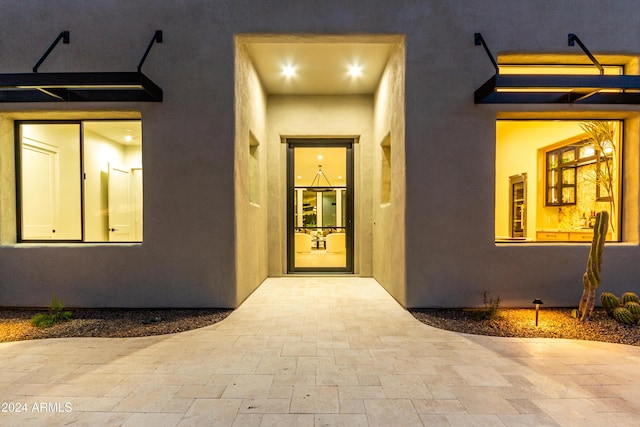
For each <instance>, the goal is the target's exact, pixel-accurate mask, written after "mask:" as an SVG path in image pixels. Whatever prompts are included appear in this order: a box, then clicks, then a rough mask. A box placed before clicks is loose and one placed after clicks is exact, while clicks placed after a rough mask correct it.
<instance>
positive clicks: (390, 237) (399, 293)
mask: <svg viewBox="0 0 640 427" xmlns="http://www.w3.org/2000/svg"><path fill="white" fill-rule="evenodd" d="M404 54H405V51H404V43H403V42H399V43H397V44H395V45H394V46H393V47H392V49H391V50H390V53H389V60H388V62H387V66H386V68H385V71H384V73H383V75H382V78H381V79H380V84H379V86H378V89H377V91H376V96H375V107H374V116H373V117H374V118H373V125H374V137H373V144H372V145H373V147H372V152H373V154H374V155H373V162H372V163H373V167H374V171H375V173H374V179H373V242H372V243H373V248H372V249H373V277H374V278H375V279H376V280H377V281H378V282H379V283H380V284H381V285H382V286H383V287H384V288H385V289H386V290H387V291H388V292H389V293H390V294H391V295H393V297H394V298H395V299H396V300H398V302H400V304H402V305H406V303H407V301H406V281H405V265H404V262H403V260H404V259H405V231H406V229H405V201H406V193H405V141H404V128H405V123H404V71H405V57H404ZM387 138H388V139H387ZM383 141H385V144H386V143H388V144H389V145H390V147H389V151H390V165H389V166H390V171H389V174H390V178H391V179H390V194H389V195H388V199H387V200H383V199H382V197H381V192H382V185H381V183H382V178H381V174H382V161H383V148H382V147H381V144H382V143H383Z"/></svg>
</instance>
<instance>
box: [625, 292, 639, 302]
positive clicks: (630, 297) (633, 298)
mask: <svg viewBox="0 0 640 427" xmlns="http://www.w3.org/2000/svg"><path fill="white" fill-rule="evenodd" d="M628 302H637V303H640V300H638V295H636V294H634V293H633V292H625V293H624V294H623V295H622V304H626V303H628Z"/></svg>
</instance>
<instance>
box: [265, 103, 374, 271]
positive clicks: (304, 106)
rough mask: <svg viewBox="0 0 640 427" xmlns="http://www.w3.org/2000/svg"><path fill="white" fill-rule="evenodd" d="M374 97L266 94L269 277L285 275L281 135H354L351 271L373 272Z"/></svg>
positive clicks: (285, 180)
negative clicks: (355, 140)
mask: <svg viewBox="0 0 640 427" xmlns="http://www.w3.org/2000/svg"><path fill="white" fill-rule="evenodd" d="M372 114H373V97H372V96H368V95H344V96H303V95H301V96H285V95H279V96H273V95H272V96H269V97H268V101H267V119H268V120H267V123H268V165H269V168H268V180H269V184H268V195H269V196H268V202H267V203H268V206H269V219H268V227H269V237H268V240H269V275H270V276H281V275H283V274H286V272H287V262H286V260H287V258H286V257H287V250H286V249H287V234H286V222H287V221H286V220H287V217H286V214H287V210H286V199H285V193H286V187H287V179H286V165H287V156H286V144H283V143H282V138H283V137H303V138H304V137H342V136H347V137H357V138H358V140H359V142H358V143H356V144H354V163H355V164H354V180H355V183H354V184H355V188H354V197H355V212H354V216H355V218H354V231H355V233H354V239H355V241H354V270H355V273H356V274H359V275H361V276H370V275H371V274H372V264H371V260H372V259H371V251H372V249H371V247H372V227H371V224H372V218H373V216H372V209H371V206H372V205H371V202H372V185H373V183H372V180H371V176H372V173H373V165H372V148H373V142H372V141H373V139H372V138H373V135H372V131H373V126H372V118H373V115H372Z"/></svg>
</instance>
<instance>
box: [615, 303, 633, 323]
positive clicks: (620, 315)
mask: <svg viewBox="0 0 640 427" xmlns="http://www.w3.org/2000/svg"><path fill="white" fill-rule="evenodd" d="M613 318H614V319H616V320H617V321H618V322H620V323H624V324H625V325H633V324H634V323H635V320H634V319H633V314H631V312H630V311H629V310H627V309H626V308H624V307H618V308H616V309H615V310H613Z"/></svg>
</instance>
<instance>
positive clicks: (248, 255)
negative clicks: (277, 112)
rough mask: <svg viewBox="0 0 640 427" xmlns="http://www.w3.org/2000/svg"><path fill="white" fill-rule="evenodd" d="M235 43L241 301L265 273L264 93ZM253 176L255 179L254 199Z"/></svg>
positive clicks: (244, 50)
mask: <svg viewBox="0 0 640 427" xmlns="http://www.w3.org/2000/svg"><path fill="white" fill-rule="evenodd" d="M236 46H237V47H236V79H235V85H236V95H235V98H236V135H235V158H234V173H235V215H236V218H235V221H236V222H235V229H236V248H235V252H236V254H235V255H236V265H237V266H238V268H237V269H236V274H237V276H236V284H237V296H236V304H240V303H241V302H242V301H243V300H244V299H245V298H246V297H247V296H249V294H250V293H251V292H253V290H255V289H256V288H257V287H258V286H259V285H260V283H262V281H263V280H264V279H266V277H267V269H268V252H267V235H268V228H267V164H266V159H267V135H266V118H267V108H266V107H267V97H266V94H265V93H264V90H263V88H262V85H261V83H260V80H259V78H258V75H257V74H256V71H255V69H254V67H253V64H252V63H251V59H250V57H249V53H248V52H247V48H246V46H245V45H244V44H242V42H241V41H240V40H238V41H237V44H236ZM252 139H253V140H252ZM256 143H257V144H258V145H257V148H256V151H255V157H256V160H257V167H258V171H257V172H258V173H257V174H255V176H252V174H251V171H250V163H251V161H250V152H249V151H250V145H251V144H256ZM252 180H257V183H255V184H253V185H257V187H258V188H257V190H258V191H257V193H258V194H257V199H256V200H255V201H252V200H251V185H252V182H250V181H252Z"/></svg>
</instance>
